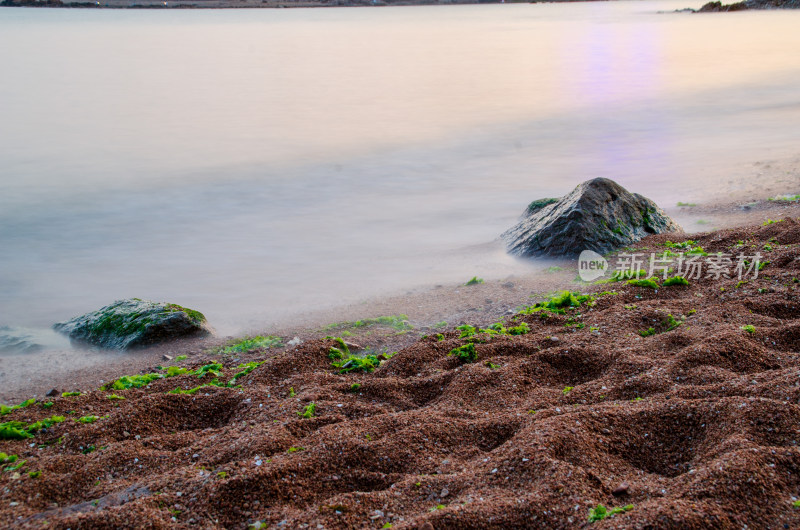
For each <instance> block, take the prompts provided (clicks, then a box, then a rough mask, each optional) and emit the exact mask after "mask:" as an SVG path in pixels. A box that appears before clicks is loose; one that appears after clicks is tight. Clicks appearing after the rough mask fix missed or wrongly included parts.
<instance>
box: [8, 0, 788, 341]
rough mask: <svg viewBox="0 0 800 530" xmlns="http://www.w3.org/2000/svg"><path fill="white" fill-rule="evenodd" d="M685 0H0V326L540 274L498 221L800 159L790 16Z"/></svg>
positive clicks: (294, 306)
mask: <svg viewBox="0 0 800 530" xmlns="http://www.w3.org/2000/svg"><path fill="white" fill-rule="evenodd" d="M700 3H701V2H696V3H695V2H690V1H689V0H675V1H664V2H661V1H652V2H650V1H648V2H613V3H582V4H546V5H528V4H516V5H483V6H441V7H398V8H374V9H372V8H357V9H349V8H342V9H316V10H315V9H292V10H230V11H224V10H213V11H149V10H143V11H117V10H106V11H101V10H99V11H93V10H33V9H0V48H1V49H2V50H4V51H3V53H2V55H0V72H2V78H0V117H2V119H1V121H0V168H2V171H1V172H0V252H1V254H0V326H25V327H29V328H44V327H48V326H50V325H51V324H52V323H53V322H56V321H59V320H64V319H67V318H70V317H72V316H75V315H77V314H80V313H83V312H85V311H89V310H92V309H96V308H98V307H100V306H102V305H105V304H107V303H109V302H111V301H113V300H115V299H120V298H126V297H133V296H137V297H144V298H152V299H156V300H165V301H172V302H177V303H180V304H182V305H187V306H190V307H193V308H196V309H199V310H201V311H203V312H205V313H206V315H207V316H208V317H209V319H210V320H211V322H212V324H214V325H215V326H216V327H217V329H218V331H220V332H221V333H236V332H240V331H243V330H246V329H251V328H259V327H261V328H263V327H265V326H268V325H270V324H271V323H274V322H277V321H279V320H280V319H281V318H285V317H286V316H287V315H290V314H292V313H294V312H297V311H302V310H308V309H312V308H316V307H321V306H328V305H333V304H337V303H343V302H353V301H358V300H361V299H363V298H365V297H368V296H373V295H380V294H382V293H388V292H395V291H397V290H399V289H404V288H407V287H411V286H423V285H428V284H432V283H435V282H451V281H464V280H466V279H467V278H470V277H472V276H473V275H476V274H477V275H478V276H482V277H484V278H487V279H488V278H501V277H504V276H506V275H508V274H512V273H522V272H525V271H528V270H530V269H531V267H533V266H535V265H533V264H531V263H530V262H522V261H517V260H514V259H512V258H510V257H508V256H506V255H505V254H504V252H503V250H502V248H501V247H500V245H498V244H497V243H496V242H494V243H493V241H495V239H496V237H497V236H498V235H499V234H500V233H501V232H502V231H504V230H505V229H506V228H508V227H509V226H511V225H512V224H513V223H514V221H515V219H516V218H517V217H518V215H519V214H520V213H521V212H522V210H523V209H524V207H525V205H526V204H527V203H528V202H529V201H531V200H533V199H535V198H539V197H543V196H558V195H562V194H565V193H566V192H568V191H569V190H570V189H571V188H572V187H573V186H574V185H576V184H577V183H578V182H580V181H582V180H585V179H586V178H590V177H595V176H607V177H611V178H614V179H616V180H618V181H619V182H620V183H621V184H623V185H624V186H626V187H628V188H630V189H632V190H635V191H638V192H640V193H643V194H645V195H647V196H649V197H651V198H653V199H654V200H656V201H657V202H659V203H661V204H665V205H669V204H674V203H675V201H677V200H698V199H701V198H703V197H707V196H709V195H712V194H716V195H719V194H720V193H724V189H723V188H721V187H720V184H719V183H720V182H727V181H728V180H730V178H731V177H732V176H733V177H741V178H745V177H746V176H747V175H746V169H745V168H746V167H747V164H749V163H751V162H752V161H754V160H760V159H763V158H764V157H779V156H785V155H791V154H796V149H797V144H798V138H800V100H799V99H798V94H800V91H799V90H798V89H800V59H798V56H797V52H796V50H797V49H800V32H797V31H796V29H797V27H799V26H798V24H799V23H800V13H798V12H748V13H733V14H719V15H690V14H684V13H680V14H678V13H658V11H670V10H674V9H678V8H682V7H687V6H688V7H699V5H700ZM693 4H695V5H693ZM727 185H730V184H729V183H728V184H727Z"/></svg>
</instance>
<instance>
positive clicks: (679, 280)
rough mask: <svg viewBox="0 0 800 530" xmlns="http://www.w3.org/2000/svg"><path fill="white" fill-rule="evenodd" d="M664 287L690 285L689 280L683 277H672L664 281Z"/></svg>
mask: <svg viewBox="0 0 800 530" xmlns="http://www.w3.org/2000/svg"><path fill="white" fill-rule="evenodd" d="M663 285H664V287H671V286H673V285H689V280H687V279H686V278H684V277H683V276H672V277H671V278H667V279H666V280H664V284H663Z"/></svg>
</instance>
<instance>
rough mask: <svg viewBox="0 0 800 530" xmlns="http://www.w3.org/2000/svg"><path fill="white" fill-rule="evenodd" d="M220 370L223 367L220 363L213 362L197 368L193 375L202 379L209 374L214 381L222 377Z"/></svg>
mask: <svg viewBox="0 0 800 530" xmlns="http://www.w3.org/2000/svg"><path fill="white" fill-rule="evenodd" d="M222 368H223V367H222V364H221V363H218V362H216V361H213V362H210V363H208V364H206V365H203V366H201V367H200V368H198V369H197V371H196V372H194V375H196V376H197V377H199V378H201V379H202V378H203V377H205V376H207V375H209V374H211V375H213V376H214V378H215V379H216V378H217V377H221V376H222Z"/></svg>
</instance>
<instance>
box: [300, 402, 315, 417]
mask: <svg viewBox="0 0 800 530" xmlns="http://www.w3.org/2000/svg"><path fill="white" fill-rule="evenodd" d="M297 415H298V416H300V417H301V418H305V419H311V418H313V417H314V416H316V415H317V404H316V403H314V402H313V401H312V402H311V403H309V404H308V405H306V406H305V407H303V409H302V410H299V411H298V412H297Z"/></svg>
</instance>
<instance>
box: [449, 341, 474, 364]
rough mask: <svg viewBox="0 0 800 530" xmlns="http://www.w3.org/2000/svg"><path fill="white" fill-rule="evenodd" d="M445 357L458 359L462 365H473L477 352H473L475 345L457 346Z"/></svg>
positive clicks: (469, 343)
mask: <svg viewBox="0 0 800 530" xmlns="http://www.w3.org/2000/svg"><path fill="white" fill-rule="evenodd" d="M447 355H448V356H455V357H458V360H459V361H461V362H462V363H474V362H475V361H477V360H478V352H477V351H476V350H475V345H474V344H473V343H471V342H468V343H467V344H464V345H463V346H459V347H458V348H453V349H452V350H450V353H448V354H447Z"/></svg>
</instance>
